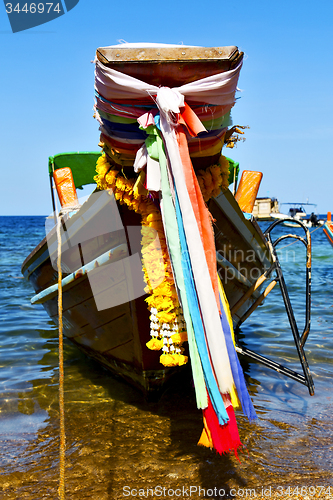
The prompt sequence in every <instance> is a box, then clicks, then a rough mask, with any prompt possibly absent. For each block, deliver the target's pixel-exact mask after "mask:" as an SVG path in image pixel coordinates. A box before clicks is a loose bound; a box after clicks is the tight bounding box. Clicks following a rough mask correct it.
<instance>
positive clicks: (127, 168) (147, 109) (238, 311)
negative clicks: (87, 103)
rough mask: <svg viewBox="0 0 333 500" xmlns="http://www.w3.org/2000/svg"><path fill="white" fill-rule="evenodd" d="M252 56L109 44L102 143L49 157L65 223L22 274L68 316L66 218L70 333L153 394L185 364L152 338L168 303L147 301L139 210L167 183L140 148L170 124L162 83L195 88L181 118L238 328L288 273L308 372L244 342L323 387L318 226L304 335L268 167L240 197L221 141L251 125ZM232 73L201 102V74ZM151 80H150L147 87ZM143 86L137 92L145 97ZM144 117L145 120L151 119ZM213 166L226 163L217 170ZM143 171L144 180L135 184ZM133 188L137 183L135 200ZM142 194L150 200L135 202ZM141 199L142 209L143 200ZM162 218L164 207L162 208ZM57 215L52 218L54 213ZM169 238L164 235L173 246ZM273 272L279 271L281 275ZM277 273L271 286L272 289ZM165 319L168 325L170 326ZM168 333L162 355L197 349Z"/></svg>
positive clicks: (101, 65)
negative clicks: (244, 94) (316, 349)
mask: <svg viewBox="0 0 333 500" xmlns="http://www.w3.org/2000/svg"><path fill="white" fill-rule="evenodd" d="M242 60H243V53H242V52H239V50H238V49H237V47H235V46H232V47H216V48H202V47H187V46H163V45H152V46H149V45H147V46H146V45H142V46H135V45H134V46H131V44H129V45H126V44H125V45H120V46H115V47H107V48H100V49H98V50H97V53H96V61H95V62H96V68H97V69H96V86H95V93H96V110H95V117H96V118H97V119H98V121H99V123H100V130H101V139H100V140H101V142H100V146H101V147H102V152H82V153H61V154H56V155H54V156H52V157H50V158H49V176H50V183H51V192H52V198H53V209H54V227H52V228H51V229H50V231H49V232H47V235H46V237H45V238H44V239H43V240H42V241H41V242H40V243H39V244H38V245H37V247H36V248H35V249H34V250H33V251H32V252H31V254H30V255H29V256H28V257H27V258H26V260H25V261H24V263H23V266H22V273H23V275H24V276H25V277H26V278H27V279H28V280H29V281H30V283H31V284H32V286H33V287H34V290H35V293H36V295H35V296H34V297H33V298H32V303H33V304H42V305H43V307H44V308H45V310H46V311H47V313H48V314H49V316H50V317H51V318H52V320H53V321H54V322H55V323H57V321H58V286H59V284H58V271H57V265H56V260H57V256H58V253H57V234H56V226H57V224H56V223H58V224H61V235H62V246H61V268H62V275H63V279H62V282H61V284H60V285H61V287H62V293H63V324H64V333H65V335H66V336H67V338H68V339H70V340H71V341H72V342H73V343H74V344H75V345H77V346H78V347H79V348H80V349H81V350H83V351H84V352H85V353H86V354H88V355H89V356H91V357H92V358H94V359H96V360H97V361H98V362H100V363H101V364H102V365H103V366H104V367H106V368H107V369H109V370H110V371H111V372H113V373H115V374H117V375H118V376H120V377H122V378H123V379H125V380H127V381H128V382H129V383H131V384H133V385H134V386H136V387H138V388H139V389H141V390H142V391H143V392H144V393H145V394H152V393H155V392H157V391H160V389H161V388H162V387H163V385H164V384H165V382H166V381H167V380H168V378H169V377H170V376H171V375H172V374H173V373H174V372H175V371H181V370H182V369H183V366H181V365H182V363H179V364H178V366H172V364H171V366H168V365H167V364H166V365H165V366H163V365H161V363H160V355H161V351H158V350H152V349H149V348H147V346H146V344H147V343H148V341H149V340H150V339H151V340H153V341H157V340H158V339H157V337H154V331H152V324H154V325H156V324H157V323H158V321H157V320H156V318H157V315H158V313H157V311H155V310H154V308H150V310H149V308H148V307H147V301H146V300H145V299H147V297H149V293H147V288H145V287H146V286H147V277H146V276H145V272H144V270H143V269H142V265H141V261H142V259H144V248H143V247H142V244H141V243H142V242H141V239H142V235H141V231H142V220H143V215H142V210H143V209H142V210H141V213H140V210H139V208H140V206H141V205H140V203H141V202H143V200H145V203H146V204H147V203H150V204H151V206H152V207H153V206H155V207H159V197H158V195H156V193H158V188H156V186H159V185H160V183H161V182H162V181H161V180H160V178H159V177H158V174H156V169H155V167H156V161H155V160H152V161H150V160H149V158H148V164H147V168H146V170H144V169H142V168H141V169H140V161H141V160H140V158H141V157H142V155H141V157H140V152H141V153H142V146H143V145H144V143H145V141H146V142H147V137H148V135H147V132H146V130H148V128H144V127H149V126H153V127H155V125H156V127H157V128H159V127H160V126H163V124H162V125H160V122H159V120H160V119H161V118H160V116H159V115H158V113H157V111H158V107H157V105H156V98H157V97H156V96H157V94H156V92H158V91H157V90H156V88H158V89H159V88H161V87H163V88H165V87H167V88H168V89H170V88H171V89H176V90H177V92H178V93H177V96H178V95H181V96H182V95H184V96H185V104H184V107H182V109H185V111H186V113H185V112H184V113H183V114H181V120H182V123H185V125H186V128H187V129H186V134H185V136H186V140H187V144H188V146H187V147H188V151H189V157H190V159H191V163H192V165H193V169H194V172H195V174H196V176H197V179H198V182H199V185H200V188H201V190H202V193H203V197H204V201H205V203H206V207H207V208H208V211H209V214H210V221H211V222H210V224H212V227H213V231H214V239H215V253H216V255H215V256H214V258H216V264H217V273H218V276H219V279H220V283H221V285H222V287H223V290H224V293H225V296H226V299H227V304H228V305H227V306H226V307H227V308H228V310H229V311H230V312H231V316H232V323H233V328H235V329H236V328H237V326H239V325H241V324H242V323H243V322H244V321H245V320H246V319H247V318H248V317H249V316H250V315H251V313H252V312H253V311H254V310H256V308H257V306H258V305H260V304H261V303H262V301H263V300H264V298H265V297H266V296H267V294H268V293H269V292H270V291H271V290H272V289H273V288H274V286H275V285H276V283H277V282H279V284H280V288H281V291H282V296H283V300H284V302H285V305H286V310H287V313H288V317H289V320H290V326H291V330H292V333H293V336H294V340H295V344H296V348H297V351H298V354H299V358H300V361H301V365H302V369H303V373H301V374H300V373H296V372H294V371H293V370H290V369H289V368H287V367H284V366H282V365H281V364H280V363H278V362H276V361H272V360H269V359H267V358H264V357H263V356H261V355H259V354H257V353H254V352H253V351H251V350H249V349H247V348H246V347H244V346H241V345H240V344H239V343H238V342H237V336H236V339H235V346H236V351H237V352H238V353H239V354H243V355H246V356H249V357H250V358H251V359H254V360H256V361H257V362H261V363H263V364H265V365H266V366H269V367H271V368H272V369H275V370H277V371H279V372H280V373H283V374H285V375H287V376H289V377H291V378H293V379H294V380H297V381H299V382H300V383H302V384H304V385H306V386H307V387H308V389H309V392H310V394H313V390H314V389H313V381H312V378H311V374H310V372H309V369H308V365H307V361H306V357H305V353H304V344H305V341H306V339H307V336H308V333H309V325H310V271H311V255H310V235H309V233H308V230H307V229H306V228H305V227H304V226H303V224H302V222H299V226H301V227H303V229H304V231H305V233H306V234H305V237H304V238H300V237H299V236H297V238H298V239H301V240H302V241H303V243H304V244H305V246H306V252H307V263H306V266H307V267H306V269H307V297H306V325H305V328H304V330H303V332H302V333H300V332H299V330H298V327H297V324H296V322H295V319H294V315H293V312H292V308H291V304H290V300H289V296H288V292H287V288H286V286H285V283H284V279H283V273H282V270H281V267H280V265H279V261H278V257H277V254H276V250H275V247H276V245H277V243H278V241H275V242H274V241H273V240H272V237H271V233H272V231H273V229H274V227H276V225H277V224H279V222H280V221H276V222H274V224H272V226H271V227H270V228H269V229H268V230H267V231H266V232H265V234H263V232H262V231H261V229H260V227H259V225H258V224H257V223H256V221H255V220H254V218H253V217H251V216H250V214H251V212H252V209H253V205H254V201H255V199H256V196H257V192H258V188H259V184H260V180H261V177H262V174H260V173H258V172H249V171H245V172H243V174H242V179H241V180H240V182H239V186H238V189H237V192H236V193H235V195H234V194H233V193H232V192H231V191H230V190H229V189H228V184H229V183H230V182H231V183H233V184H234V186H235V184H236V178H237V168H236V167H237V165H236V164H235V163H234V162H232V160H230V159H228V158H226V157H224V156H223V157H222V156H221V150H222V147H223V146H228V147H232V146H233V144H234V143H235V142H237V140H238V139H239V134H241V133H242V129H241V128H240V127H235V126H234V127H232V126H229V125H230V123H231V122H230V118H229V114H230V109H231V107H232V106H233V105H234V103H235V97H234V94H235V91H236V84H237V80H238V73H239V70H240V67H241V65H242ZM221 75H222V79H223V78H224V75H228V79H227V80H225V81H226V82H227V83H226V84H225V85H222V87H221V86H220V88H219V90H214V89H213V90H212V91H211V95H210V98H208V99H206V100H205V101H204V103H203V102H201V101H200V91H198V90H197V89H196V88H193V87H191V85H193V84H195V83H196V82H199V83H200V82H201V83H202V84H203V85H204V84H208V85H211V83H212V82H213V81H215V80H214V79H215V78H217V77H218V78H220V77H221ZM109 77H110V78H111V77H112V85H113V87H112V86H111V87H112V88H111V87H109V86H108V82H109V80H108V78H109ZM128 78H129V79H130V82H131V85H132V86H131V87H130V90H128V88H127V87H126V85H127V83H126V84H125V80H126V82H127V79H128ZM225 78H227V77H226V76H225ZM207 79H208V80H207ZM209 79H211V80H209ZM142 82H144V84H145V92H146V96H145V97H144V96H143V94H142V88H141V87H142V85H141V84H142ZM126 92H128V96H127V94H126ZM136 94H137V95H136ZM160 94H161V93H160ZM133 95H134V96H135V95H136V100H135V99H133ZM207 95H208V93H207ZM161 97H162V96H161V95H160V98H161ZM160 102H161V99H160ZM159 106H162V105H161V104H159ZM190 107H191V109H189V108H190ZM151 110H152V111H151ZM193 112H194V113H195V115H196V117H197V120H198V122H199V121H200V123H201V124H203V125H204V128H205V131H199V132H195V131H194V132H193V130H191V127H192V122H191V120H192V119H193V122H195V123H194V124H193V127H197V125H198V124H197V122H196V117H195V116H194V114H193ZM145 113H146V114H145ZM149 113H150V114H149ZM189 115H191V117H190V118H189ZM142 116H144V120H146V122H145V124H144V123H143V120H142V119H141V118H142ZM179 116H180V115H179ZM137 119H139V120H140V119H141V122H140V121H139V123H140V127H139V125H138V123H137ZM189 122H191V123H189ZM185 125H184V128H185ZM199 129H200V127H199ZM157 134H159V132H157ZM149 137H150V136H149ZM169 154H170V153H169ZM221 158H222V160H221ZM167 160H170V158H169V159H168V158H167ZM154 161H155V163H154ZM149 162H150V163H149ZM96 165H97V170H96ZM133 165H134V167H135V169H136V172H135V173H134V170H133ZM213 166H214V167H218V170H217V169H216V168H215V170H212V167H213ZM223 168H224V169H226V170H223ZM209 169H210V170H209ZM143 172H146V173H145V174H143ZM148 172H149V175H148ZM216 172H217V173H216ZM214 176H215V177H214ZM133 178H134V180H135V183H134V181H133V182H132V184H131V183H130V181H131V180H132V179H133ZM214 179H215V180H216V183H215V185H214V186H213V188H214V189H210V188H209V183H211V182H212V180H213V181H214ZM195 182H196V181H195ZM93 183H96V184H97V186H96V189H95V191H94V192H93V193H92V195H91V196H90V197H89V198H88V200H87V201H86V202H85V203H83V204H82V205H80V203H79V200H78V197H77V189H78V188H79V187H82V186H84V185H87V184H93ZM119 186H120V187H119ZM55 190H56V191H57V193H58V196H59V200H60V204H61V222H57V221H58V220H59V219H58V215H59V214H58V213H57V208H56V201H55V197H54V191H55ZM133 193H136V196H137V197H136V198H135V196H134V194H133ZM131 197H132V198H131ZM136 200H141V201H140V202H138V203H137V205H135V202H136ZM131 203H132V205H131ZM133 206H135V207H137V208H138V207H139V208H138V210H136V209H134V208H133ZM154 213H155V212H154ZM161 217H162V219H163V218H164V217H165V214H164V213H163V210H162V215H161ZM52 221H53V219H52V218H51V219H49V220H48V222H50V223H52ZM147 225H148V226H149V224H148V223H147ZM151 226H153V224H151ZM153 229H154V228H153ZM157 233H158V231H157ZM154 237H155V236H154ZM154 237H153V238H152V239H153V240H154ZM288 237H292V235H288ZM280 240H281V238H279V241H280ZM150 241H152V240H150ZM163 241H164V240H163V238H162V239H161V242H162V243H161V246H162V247H163V244H164V243H163ZM154 248H155V250H156V247H154ZM169 250H170V248H169ZM162 253H163V252H162ZM249 256H251V258H249ZM170 269H171V271H170ZM111 271H112V272H111ZM172 272H174V269H173V267H172V266H171V268H170V266H169V268H168V269H167V270H166V272H165V276H166V277H167V278H166V281H167V282H168V283H169V282H170V279H171V277H170V275H172ZM168 273H169V274H168ZM273 275H276V276H275V277H274V278H272V277H273ZM133 276H135V278H133ZM131 277H132V278H131ZM168 280H169V281H168ZM266 280H267V283H269V284H268V285H267V286H265V289H264V290H263V287H264V283H265V282H266ZM96 286H97V288H96ZM177 291H179V290H178V289H177ZM169 298H170V297H169ZM175 300H176V299H175ZM163 313H164V316H163V317H164V318H167V315H168V314H169V313H168V312H166V310H165V311H163ZM182 314H183V312H180V313H179V310H178V309H177V315H178V316H179V317H178V316H177V317H178V323H177V329H176V330H175V332H173V333H177V332H179V333H180V334H181V333H182V331H183V330H185V329H186V328H185V320H184V317H183V316H182ZM184 314H185V313H184ZM161 317H162V316H161ZM167 323H168V322H167V320H165V321H164V322H163V324H164V325H167ZM161 324H162V321H161ZM175 324H176V322H175ZM159 327H160V328H162V326H161V325H160V326H159ZM163 328H164V327H163ZM165 328H166V327H165ZM150 335H152V338H151V337H150ZM165 338H167V337H164V339H165ZM162 339H163V338H162ZM163 341H164V342H165V345H164V347H163V349H166V350H164V351H163V353H164V354H166V353H168V354H170V355H171V357H170V359H171V358H172V356H173V357H174V355H173V353H175V355H176V354H178V355H179V359H185V357H186V356H185V355H186V354H188V349H187V347H186V344H185V343H182V342H180V341H179V344H177V342H175V346H176V348H175V350H173V348H172V347H170V345H171V343H170V341H169V340H167V341H165V340H163ZM165 346H167V347H165ZM176 351H177V352H176ZM191 361H192V359H191ZM192 364H193V363H192Z"/></svg>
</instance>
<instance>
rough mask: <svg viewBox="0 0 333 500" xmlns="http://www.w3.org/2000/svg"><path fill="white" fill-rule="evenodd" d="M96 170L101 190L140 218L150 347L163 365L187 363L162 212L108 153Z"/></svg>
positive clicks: (183, 329)
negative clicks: (111, 192)
mask: <svg viewBox="0 0 333 500" xmlns="http://www.w3.org/2000/svg"><path fill="white" fill-rule="evenodd" d="M96 171H97V175H96V176H95V177H94V180H95V181H96V184H97V187H98V188H99V189H111V190H112V191H113V193H114V197H115V199H116V200H117V201H119V203H120V204H125V205H126V206H127V207H128V208H129V209H130V210H134V211H135V212H137V213H139V214H140V215H141V218H142V221H141V223H142V228H141V234H142V240H141V245H142V257H143V272H144V280H145V282H146V283H147V286H146V287H145V291H146V292H147V293H149V294H150V296H149V297H148V298H146V299H145V300H146V302H147V304H148V307H149V310H150V335H151V337H152V338H151V340H150V341H149V342H147V347H148V348H149V349H152V350H160V349H162V355H161V356H160V362H161V363H162V364H163V365H164V366H177V365H178V366H181V365H183V364H185V363H187V361H188V357H187V356H185V355H183V352H184V348H183V347H182V344H183V342H185V341H186V340H187V333H186V325H185V321H184V317H183V314H182V310H181V307H180V304H179V301H178V295H177V292H176V288H175V284H174V280H173V273H172V269H171V264H170V259H169V253H168V249H167V245H166V240H165V235H164V230H163V224H162V217H161V213H160V211H159V209H158V208H157V207H156V205H155V204H154V202H153V201H152V200H151V199H150V198H148V197H147V196H146V194H143V195H142V194H140V181H141V180H142V179H140V176H139V178H138V179H126V178H125V177H123V176H122V175H120V171H119V170H117V169H115V166H113V165H112V164H111V163H110V162H109V160H108V158H107V156H106V155H105V153H104V154H103V155H102V156H101V157H100V158H99V159H98V161H97V165H96ZM142 191H143V192H144V190H143V189H142V184H141V192H142ZM146 193H148V192H147V191H146ZM156 236H158V237H156Z"/></svg>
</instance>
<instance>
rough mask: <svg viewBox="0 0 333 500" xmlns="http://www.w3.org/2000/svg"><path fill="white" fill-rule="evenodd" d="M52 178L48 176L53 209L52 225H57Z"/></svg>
mask: <svg viewBox="0 0 333 500" xmlns="http://www.w3.org/2000/svg"><path fill="white" fill-rule="evenodd" d="M52 180H53V176H52V175H51V174H50V187H51V198H52V207H53V219H54V223H55V224H57V215H56V205H55V199H54V189H53V182H52Z"/></svg>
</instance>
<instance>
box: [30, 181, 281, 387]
mask: <svg viewBox="0 0 333 500" xmlns="http://www.w3.org/2000/svg"><path fill="white" fill-rule="evenodd" d="M104 193H105V194H106V192H104ZM107 196H109V195H107ZM93 207H94V203H93V202H92V201H89V200H88V202H87V203H86V204H85V205H83V207H82V208H81V209H80V211H79V212H78V213H77V214H76V215H74V216H73V217H72V218H71V219H68V220H67V221H66V222H65V228H66V230H67V233H70V231H71V228H75V227H76V226H77V227H76V229H75V231H74V233H75V236H72V238H74V240H73V241H76V242H79V241H81V243H80V245H72V246H71V247H70V248H68V246H67V247H66V246H65V245H64V246H63V250H62V252H63V255H62V262H63V265H62V268H63V272H64V276H65V278H64V280H67V281H66V282H65V281H64V280H63V325H64V334H65V336H66V337H67V338H68V339H69V340H70V341H71V342H73V343H74V344H75V345H77V346H78V347H79V348H80V349H81V350H83V351H84V352H85V353H86V354H88V355H89V356H91V357H92V358H94V359H96V360H97V361H98V362H99V363H101V364H102V365H103V366H104V367H106V368H107V369H109V370H110V371H111V372H113V373H114V374H116V375H118V376H120V377H122V378H123V379H125V380H127V381H128V382H130V383H131V384H132V385H134V386H136V387H138V388H139V389H141V390H142V391H143V392H144V393H145V394H153V393H155V392H158V391H160V389H161V388H162V387H163V385H164V384H165V383H166V381H167V380H168V378H170V377H171V375H173V374H174V373H175V372H177V371H179V370H181V369H183V368H177V369H175V368H164V367H163V366H162V365H161V364H160V362H159V356H160V352H159V351H158V352H157V351H151V350H149V349H148V348H147V347H146V342H148V340H149V338H150V320H149V312H148V309H147V304H146V303H145V301H144V299H145V298H146V295H141V296H139V297H138V298H134V299H133V300H129V301H128V302H125V303H121V304H118V305H116V306H114V307H106V308H104V309H99V308H98V307H97V305H96V304H97V302H96V297H95V296H94V293H93V290H92V285H91V280H90V279H89V272H85V270H84V269H85V266H83V267H82V264H84V263H87V262H89V264H90V269H92V270H94V269H95V270H96V269H97V270H98V269H99V270H103V269H105V268H106V267H107V266H106V267H105V262H104V263H103V262H102V261H101V255H108V251H109V253H110V254H111V250H112V249H118V250H119V249H120V250H121V251H120V252H118V254H117V253H116V252H115V253H114V254H112V258H111V260H109V261H108V262H109V263H110V262H112V263H115V262H116V263H117V265H118V266H119V268H120V267H121V265H122V262H124V261H123V259H126V258H128V257H130V256H132V257H133V256H134V255H135V254H140V250H141V247H140V229H141V218H140V216H138V215H137V214H135V213H134V212H133V211H130V210H128V209H127V208H126V207H125V206H119V207H118V208H119V213H120V216H121V220H122V223H123V225H124V229H123V230H117V231H113V232H107V229H104V230H103V228H102V227H101V220H102V219H104V220H105V217H106V214H107V211H108V210H110V207H109V205H108V203H104V204H102V207H100V206H99V207H98V210H97V211H96V213H95V214H94V216H93V217H90V227H93V228H96V227H99V231H98V232H99V234H98V235H96V236H95V237H92V238H88V240H87V239H86V236H85V235H86V233H87V227H85V224H81V225H80V224H79V221H80V220H81V219H82V220H84V217H85V215H86V214H87V213H89V210H90V211H91V209H92V208H93ZM209 208H210V211H211V213H212V215H213V217H214V219H215V224H214V230H215V238H216V248H217V256H218V262H219V265H218V271H219V275H220V277H221V280H222V282H223V284H224V287H225V291H226V295H227V298H228V300H229V303H230V306H231V307H232V306H233V305H234V304H236V303H237V301H238V300H239V299H240V298H241V297H242V296H243V295H244V293H245V292H246V291H247V290H248V289H249V287H250V286H251V285H252V284H253V283H254V282H255V281H256V279H257V278H258V277H259V275H261V274H262V273H263V272H264V271H265V270H266V269H268V268H269V267H270V265H271V259H270V256H269V252H268V249H267V246H266V243H265V239H264V237H263V235H262V234H261V231H260V229H259V227H258V226H257V225H256V223H251V222H250V221H248V220H246V219H245V218H244V216H243V214H242V212H241V211H240V209H239V207H238V204H237V202H236V201H235V200H234V197H233V196H232V194H231V193H230V191H227V192H225V193H224V194H222V195H220V197H218V198H217V199H212V200H211V201H210V204H209ZM112 210H114V208H112ZM130 232H131V233H132V234H134V233H135V232H136V237H135V238H134V240H136V242H137V243H136V244H135V241H134V240H133V238H132V239H131V242H129V240H128V233H130ZM64 234H65V233H64ZM133 241H134V244H133ZM55 242H56V234H55V229H53V230H52V231H51V232H50V233H49V235H48V236H47V238H45V239H44V240H43V241H42V242H41V243H40V244H39V245H38V246H37V247H36V248H35V250H34V251H33V252H32V253H31V254H30V255H29V257H28V258H27V259H26V260H25V262H24V263H23V267H22V272H23V274H24V276H25V277H26V278H27V279H28V280H29V281H30V282H31V284H32V286H33V287H34V289H35V291H36V293H37V295H36V296H35V297H34V299H32V302H33V303H41V304H42V305H43V307H44V308H45V310H46V311H47V313H48V314H49V316H50V318H51V319H52V320H53V321H54V322H55V323H56V324H57V315H58V309H57V308H58V305H57V278H58V273H57V271H56V268H55V265H54V264H52V261H53V260H54V252H53V250H54V246H55ZM82 254H83V255H84V262H82V260H81V259H82ZM250 255H252V257H251V258H249V256H250ZM221 262H222V264H221ZM226 262H227V264H226ZM103 266H104V267H103ZM82 269H83V271H82ZM235 269H237V270H238V273H237V272H236V271H235ZM66 270H67V273H66ZM69 271H71V272H69ZM103 272H104V271H103ZM120 281H121V279H120ZM120 281H119V282H118V283H116V285H115V286H120V285H119V283H120ZM112 286H114V284H112V285H110V286H109V289H108V290H107V292H108V293H109V294H110V293H111V289H112ZM257 294H258V292H257ZM255 298H256V294H254V295H253V296H252V297H251V298H250V299H249V300H247V301H246V302H245V303H244V304H243V305H242V307H241V308H240V309H239V310H238V311H237V313H236V314H234V316H233V319H234V323H235V325H237V324H238V323H239V321H240V319H241V317H242V316H243V315H244V313H245V312H246V310H247V309H248V308H249V307H250V305H251V304H252V303H253V301H254V300H255Z"/></svg>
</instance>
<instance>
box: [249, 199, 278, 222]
mask: <svg viewBox="0 0 333 500" xmlns="http://www.w3.org/2000/svg"><path fill="white" fill-rule="evenodd" d="M278 213H279V202H278V200H277V199H276V198H268V197H267V198H257V199H256V201H255V203H254V207H253V211H252V215H253V217H255V218H256V219H257V220H261V221H270V220H273V219H274V217H273V214H278Z"/></svg>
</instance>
